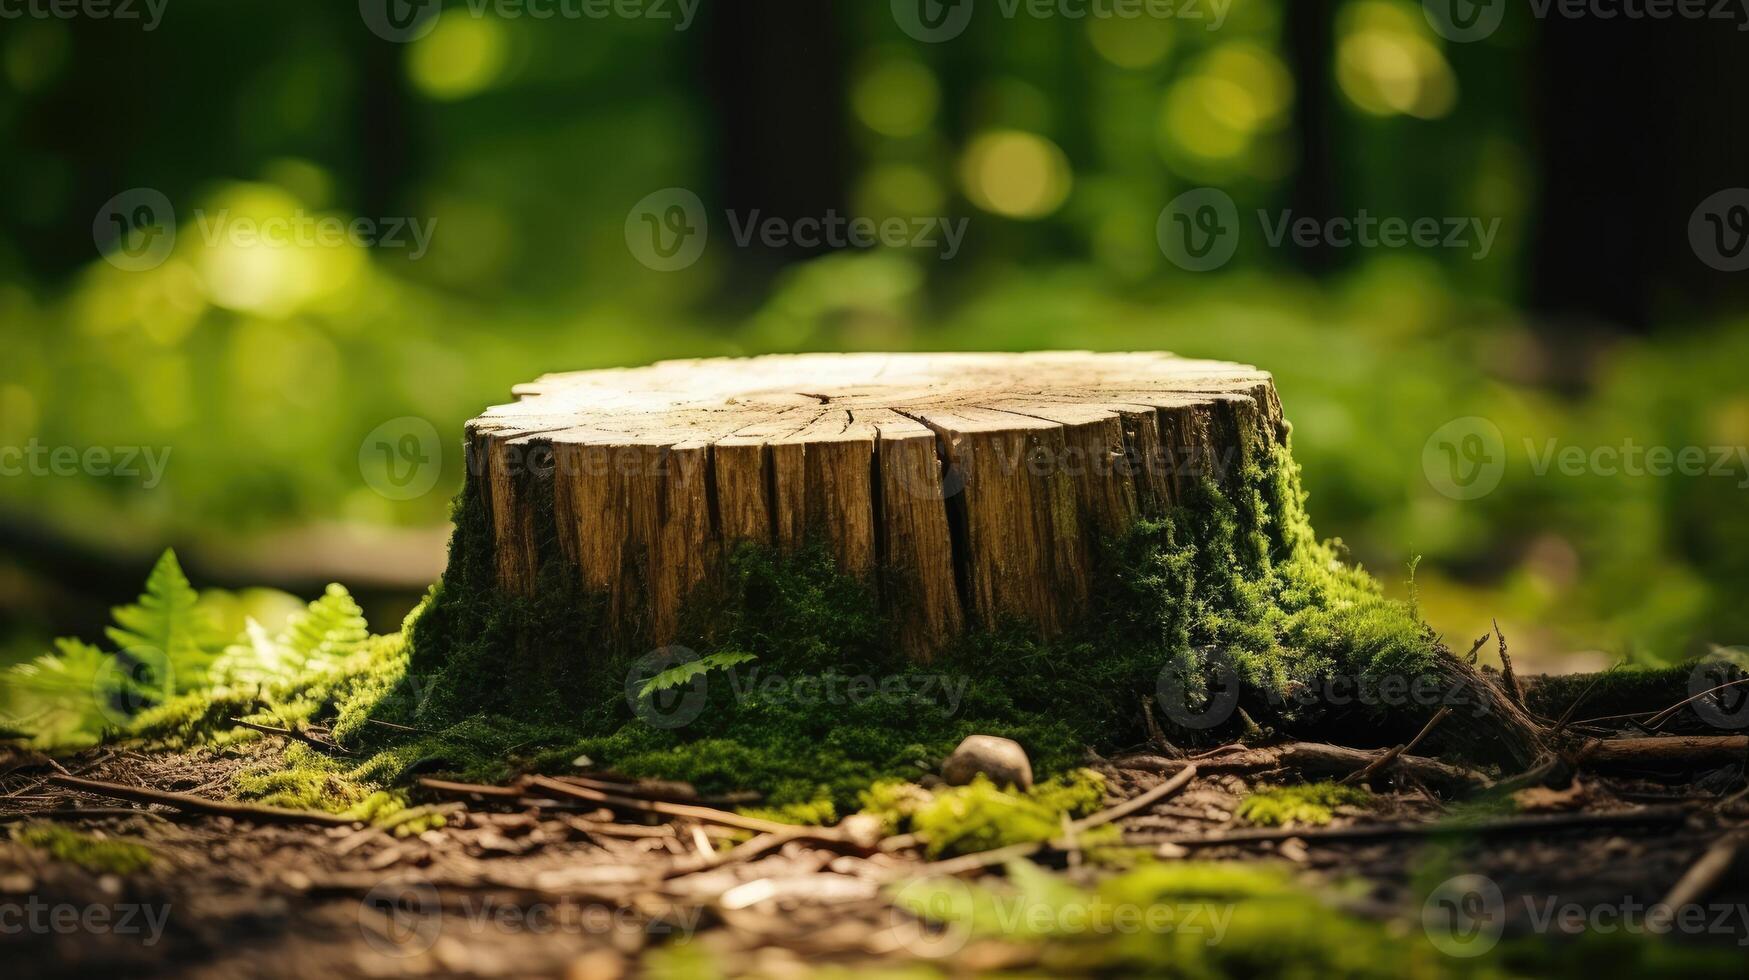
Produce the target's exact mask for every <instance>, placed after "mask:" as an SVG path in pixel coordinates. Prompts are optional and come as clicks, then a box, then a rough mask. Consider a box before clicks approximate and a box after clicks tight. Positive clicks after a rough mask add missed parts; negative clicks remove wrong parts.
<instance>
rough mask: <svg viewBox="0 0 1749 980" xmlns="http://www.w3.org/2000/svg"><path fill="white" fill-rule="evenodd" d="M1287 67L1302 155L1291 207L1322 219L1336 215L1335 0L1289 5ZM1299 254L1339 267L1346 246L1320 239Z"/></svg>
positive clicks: (1307, 264)
mask: <svg viewBox="0 0 1749 980" xmlns="http://www.w3.org/2000/svg"><path fill="white" fill-rule="evenodd" d="M1286 8H1287V9H1286V17H1287V23H1286V34H1287V38H1286V40H1287V59H1288V67H1289V68H1290V70H1291V71H1292V72H1293V76H1294V92H1295V93H1296V95H1295V98H1294V130H1295V135H1296V137H1297V139H1296V147H1297V149H1298V154H1299V156H1298V159H1297V160H1296V161H1295V166H1294V176H1293V184H1292V186H1291V187H1290V188H1289V191H1288V194H1289V200H1288V207H1290V208H1292V209H1293V213H1294V215H1295V217H1296V218H1297V217H1300V216H1307V217H1313V218H1317V219H1318V220H1320V221H1323V220H1326V219H1328V218H1331V217H1334V216H1335V214H1336V209H1337V207H1338V204H1339V194H1338V191H1337V188H1336V173H1337V160H1336V141H1335V138H1334V137H1335V134H1334V131H1333V130H1334V127H1335V125H1336V111H1335V110H1336V104H1335V95H1334V91H1333V88H1332V82H1333V80H1334V77H1335V76H1334V64H1333V55H1334V50H1335V45H1336V40H1335V19H1336V2H1335V0H1294V2H1292V3H1289V4H1287V5H1286ZM1293 254H1294V257H1295V259H1296V260H1297V261H1298V262H1299V263H1300V265H1301V267H1302V268H1304V269H1305V270H1306V271H1307V272H1310V273H1314V274H1317V273H1324V272H1329V271H1331V270H1332V269H1335V268H1336V267H1337V266H1338V265H1339V264H1340V263H1341V261H1342V252H1341V249H1337V248H1332V247H1331V246H1330V245H1329V244H1328V243H1326V242H1322V241H1321V242H1319V244H1317V245H1316V246H1314V247H1312V248H1296V249H1293Z"/></svg>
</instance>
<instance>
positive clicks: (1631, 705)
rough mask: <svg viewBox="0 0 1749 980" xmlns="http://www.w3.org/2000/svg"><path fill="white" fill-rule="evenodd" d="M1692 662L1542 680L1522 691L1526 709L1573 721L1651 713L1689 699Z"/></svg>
mask: <svg viewBox="0 0 1749 980" xmlns="http://www.w3.org/2000/svg"><path fill="white" fill-rule="evenodd" d="M1694 668H1695V665H1694V664H1693V663H1684V664H1676V665H1673V666H1667V667H1650V666H1632V667H1628V666H1624V667H1618V668H1616V669H1614V670H1610V671H1606V672H1604V673H1602V674H1573V675H1568V676H1554V677H1544V678H1542V679H1540V680H1539V681H1538V682H1537V683H1535V684H1532V685H1529V689H1528V690H1526V691H1525V707H1527V708H1529V709H1530V710H1532V711H1534V712H1536V713H1537V714H1540V715H1542V716H1543V717H1545V718H1561V717H1563V716H1565V715H1566V714H1567V710H1568V709H1569V708H1573V706H1574V705H1575V704H1577V705H1578V707H1577V708H1576V709H1574V713H1573V715H1572V719H1573V720H1582V719H1585V718H1597V717H1602V716H1605V715H1617V714H1627V713H1630V712H1636V711H1641V712H1652V711H1658V710H1660V709H1663V708H1666V707H1669V706H1670V705H1672V704H1675V703H1676V702H1678V701H1681V700H1682V699H1684V698H1686V697H1688V695H1689V690H1688V681H1689V678H1690V677H1691V676H1692V675H1693V672H1694Z"/></svg>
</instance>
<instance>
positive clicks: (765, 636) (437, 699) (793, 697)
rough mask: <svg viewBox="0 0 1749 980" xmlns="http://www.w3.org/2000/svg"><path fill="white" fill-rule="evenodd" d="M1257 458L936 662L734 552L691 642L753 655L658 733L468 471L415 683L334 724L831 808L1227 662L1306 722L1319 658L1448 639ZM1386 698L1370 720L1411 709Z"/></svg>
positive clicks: (413, 667) (442, 754) (595, 639)
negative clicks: (519, 569)
mask: <svg viewBox="0 0 1749 980" xmlns="http://www.w3.org/2000/svg"><path fill="white" fill-rule="evenodd" d="M1247 452H1248V456H1247V459H1246V461H1245V465H1244V466H1242V467H1241V468H1240V470H1239V472H1238V475H1237V478H1236V479H1235V480H1232V481H1229V483H1228V484H1227V486H1226V488H1225V489H1222V488H1220V487H1217V486H1215V485H1214V484H1213V483H1207V482H1205V483H1204V484H1203V485H1201V486H1200V487H1197V488H1194V489H1193V490H1192V492H1191V493H1190V494H1189V499H1188V500H1186V501H1184V506H1183V507H1180V508H1178V509H1176V510H1174V511H1173V512H1171V513H1170V514H1168V515H1166V516H1165V517H1163V518H1160V519H1153V520H1144V521H1140V522H1138V523H1137V524H1136V525H1135V526H1134V527H1132V528H1131V529H1130V530H1129V531H1128V532H1127V533H1125V534H1123V535H1121V536H1120V537H1119V538H1117V539H1116V540H1111V541H1104V542H1101V543H1100V544H1099V546H1098V555H1097V560H1096V562H1095V566H1094V567H1095V585H1094V589H1093V590H1092V597H1091V601H1090V608H1089V610H1088V614H1087V615H1086V616H1085V618H1084V619H1083V621H1082V623H1081V625H1079V626H1078V627H1075V628H1073V629H1071V630H1070V631H1069V632H1068V633H1067V634H1065V635H1062V636H1059V637H1056V638H1054V639H1051V640H1048V641H1047V640H1042V639H1039V638H1038V637H1037V636H1036V635H1035V634H1034V632H1033V631H1032V630H1031V629H1030V628H1028V627H1027V626H1026V624H1023V623H1014V624H1008V625H1005V626H1003V627H1002V628H999V629H996V630H993V631H990V632H985V633H978V634H974V635H970V636H967V637H965V638H963V639H962V640H961V641H960V642H958V643H957V644H955V645H954V646H953V647H952V648H950V649H948V650H945V651H942V652H941V653H940V654H939V655H938V656H937V657H936V658H935V660H934V661H933V662H932V663H931V664H928V665H919V664H914V663H911V662H910V661H909V660H907V659H906V658H904V657H903V656H902V655H900V654H898V653H897V652H896V647H895V646H894V645H893V644H892V643H890V642H889V638H888V633H887V630H888V624H887V623H886V622H885V620H884V619H883V617H882V616H881V614H880V611H879V609H878V606H877V603H876V601H875V597H874V595H873V593H872V590H871V589H870V588H869V587H868V586H867V585H865V584H864V583H861V582H859V581H856V580H854V579H851V578H848V577H846V576H843V575H841V574H838V573H837V571H836V567H835V564H834V562H833V560H832V558H831V556H830V555H829V554H828V553H827V552H826V551H825V549H823V548H819V547H811V546H809V547H803V548H801V549H799V550H798V551H796V552H794V553H790V554H784V555H780V554H777V553H775V552H772V551H770V550H761V549H754V548H742V549H741V550H738V551H737V552H735V553H734V554H732V555H731V556H730V557H729V559H728V561H727V562H726V563H725V564H726V566H727V568H726V570H725V574H724V575H723V576H722V577H721V578H720V579H719V580H716V581H713V582H712V583H710V585H709V586H708V588H705V589H702V590H701V592H700V594H699V595H698V596H697V597H695V601H693V602H690V603H689V604H688V609H689V614H690V618H689V620H688V621H687V623H686V624H685V629H684V636H683V642H684V644H685V645H686V646H688V647H690V648H692V649H695V650H697V651H699V652H701V653H703V654H706V655H709V654H713V653H719V652H725V651H734V652H741V653H747V654H751V655H753V656H754V657H756V658H757V659H755V660H752V661H744V662H739V663H734V664H728V665H725V666H722V667H720V668H719V669H716V670H713V671H710V672H709V673H708V675H705V676H704V677H703V679H702V682H695V685H696V686H695V687H693V688H691V690H694V691H698V692H700V693H699V694H697V695H696V696H698V697H702V698H703V702H702V704H701V705H700V706H699V708H698V710H697V712H696V717H695V718H693V719H691V720H690V721H688V722H687V723H686V724H684V725H676V726H672V727H665V726H663V725H661V724H648V723H646V722H645V721H644V720H642V719H641V718H640V717H639V716H638V713H637V711H636V710H634V706H633V704H632V703H631V702H628V699H627V697H626V685H627V678H628V676H630V675H631V674H632V672H633V670H634V668H635V666H636V661H637V657H636V656H635V653H636V651H629V652H628V651H615V650H608V649H603V648H602V647H601V643H600V639H599V638H600V637H601V636H602V631H601V630H600V628H599V618H598V615H597V608H598V607H597V605H596V604H595V603H593V602H591V601H584V600H580V599H579V598H578V596H580V595H581V594H582V593H581V591H580V588H579V586H578V584H577V582H576V580H575V577H574V575H573V574H572V572H571V571H570V569H569V566H568V564H567V563H566V561H565V560H564V559H563V557H562V555H561V554H560V552H559V549H558V547H557V544H556V532H555V530H554V528H553V527H552V524H551V518H550V515H544V514H543V515H537V517H536V534H535V540H536V545H537V552H538V556H539V563H538V571H537V576H536V587H535V589H534V592H533V594H532V595H527V596H512V595H506V594H504V593H502V592H501V591H499V589H498V588H497V586H496V577H497V572H496V568H495V567H494V564H493V557H492V548H491V531H490V528H489V526H488V524H487V518H486V514H485V508H484V505H483V503H482V501H481V500H480V499H479V492H480V491H479V489H478V487H477V486H476V485H474V484H472V483H470V485H469V486H468V487H466V488H464V490H463V493H462V495H461V496H460V498H458V501H457V507H456V511H455V520H456V532H455V535H454V537H453V539H452V542H451V546H450V561H449V567H448V569H447V571H446V573H445V575H444V579H443V581H442V582H441V583H440V584H439V585H438V586H437V587H436V588H435V589H434V590H433V593H432V595H431V596H430V598H429V600H428V601H427V603H426V604H425V605H424V607H423V608H422V610H421V612H420V614H419V615H418V616H416V617H415V618H413V619H412V620H410V623H409V626H408V628H407V631H406V632H407V637H408V643H407V660H406V677H405V678H404V679H403V681H402V683H399V684H392V683H388V682H387V681H386V679H378V680H377V681H375V682H373V683H371V684H369V685H361V686H365V687H368V688H369V696H368V697H365V696H359V697H355V698H352V699H351V700H350V702H349V703H350V704H352V705H354V708H353V710H352V717H351V718H345V717H343V719H342V721H341V722H340V723H339V724H337V725H336V729H335V731H336V734H337V735H345V736H346V737H348V738H349V739H353V740H356V741H357V742H358V743H359V744H360V745H362V746H365V747H369V748H372V749H374V750H382V749H390V748H392V749H393V750H394V751H395V753H396V756H395V759H396V762H395V765H394V766H389V767H387V768H391V769H392V768H395V766H399V767H401V768H402V769H403V770H404V769H405V768H406V767H407V766H410V765H414V764H418V765H419V766H420V767H421V768H422V769H439V770H445V771H451V772H456V773H461V774H466V775H472V776H480V777H489V776H492V775H502V774H507V773H509V772H511V771H514V770H515V769H517V768H521V767H525V766H528V765H534V766H541V767H555V766H558V767H562V766H563V765H565V764H567V763H568V762H569V760H570V759H571V758H574V757H575V756H576V755H578V754H586V755H588V756H590V757H591V758H592V759H594V760H596V762H597V763H598V764H603V765H608V766H612V767H613V768H615V769H618V770H619V771H622V772H624V773H627V774H629V775H634V776H649V777H659V778H665V779H680V780H686V781H689V782H692V783H694V784H695V785H697V786H698V787H699V788H700V789H701V790H703V791H706V792H722V791H729V790H736V789H749V788H751V789H757V790H760V791H762V792H764V793H765V794H766V796H767V799H768V800H769V801H770V803H771V804H772V805H774V806H783V805H786V804H792V803H803V804H811V803H813V802H814V801H817V800H821V799H826V800H830V801H832V802H833V803H834V804H835V805H836V806H838V807H839V808H844V807H846V806H849V805H851V804H852V803H853V802H854V801H855V800H856V798H857V794H858V793H859V792H860V791H861V790H862V789H864V788H865V787H867V786H868V785H869V784H870V783H872V782H874V781H876V780H878V779H882V778H893V777H901V778H903V777H907V776H914V775H915V774H916V773H918V772H919V771H928V770H931V769H933V768H934V767H935V766H936V765H937V764H938V763H939V761H940V759H941V758H943V757H945V756H946V755H947V754H948V753H949V752H950V751H951V750H952V748H953V747H954V746H955V745H956V744H958V742H959V741H960V740H961V739H962V738H964V737H965V736H966V735H969V734H974V733H983V734H991V735H999V736H1005V737H1009V738H1013V739H1015V740H1016V741H1019V742H1020V743H1021V744H1022V745H1023V746H1024V747H1025V748H1026V749H1027V751H1028V753H1029V754H1030V755H1031V756H1032V758H1033V762H1034V767H1035V770H1036V771H1038V772H1039V773H1041V774H1042V775H1049V774H1052V773H1061V772H1066V771H1068V770H1069V769H1071V768H1073V767H1074V766H1075V765H1076V764H1077V763H1078V761H1079V759H1080V757H1081V753H1082V751H1083V749H1084V747H1086V746H1089V745H1093V746H1107V747H1109V746H1114V745H1121V744H1125V743H1133V742H1135V741H1138V740H1139V739H1140V738H1141V737H1142V736H1143V734H1144V732H1143V726H1142V718H1141V714H1140V710H1139V705H1140V703H1141V698H1142V696H1143V695H1146V694H1151V693H1153V692H1155V690H1156V689H1157V687H1158V685H1159V683H1160V681H1161V677H1162V671H1163V670H1164V671H1166V672H1167V673H1168V674H1169V676H1171V677H1174V678H1176V679H1177V680H1178V681H1179V682H1180V683H1182V684H1183V685H1184V686H1185V688H1186V690H1187V691H1188V692H1189V694H1188V700H1189V701H1191V702H1195V701H1196V700H1197V699H1198V698H1199V697H1201V696H1203V694H1204V692H1205V691H1206V686H1207V685H1208V683H1209V681H1210V679H1211V677H1213V676H1214V673H1215V670H1216V668H1217V666H1219V665H1220V664H1227V665H1230V666H1231V668H1232V669H1233V670H1234V671H1236V672H1237V674H1238V675H1239V677H1240V679H1241V680H1242V682H1243V684H1244V690H1245V694H1244V697H1245V699H1246V700H1245V701H1242V702H1241V707H1246V706H1247V705H1248V704H1249V705H1250V706H1252V707H1254V708H1256V709H1257V711H1253V712H1252V713H1253V714H1257V713H1258V711H1262V712H1263V713H1265V714H1267V716H1268V717H1270V718H1272V719H1275V720H1277V721H1279V722H1281V723H1285V724H1287V725H1290V726H1292V725H1294V724H1298V723H1302V722H1303V723H1304V724H1306V725H1308V726H1310V725H1316V724H1318V723H1319V722H1320V720H1321V717H1320V716H1321V713H1322V711H1323V710H1324V709H1323V708H1322V707H1320V706H1318V705H1311V706H1307V705H1301V704H1297V703H1293V702H1292V701H1291V700H1290V699H1288V698H1286V697H1285V693H1286V692H1289V691H1292V690H1294V689H1296V688H1303V687H1308V686H1312V685H1314V684H1315V683H1316V682H1317V681H1318V679H1319V678H1322V677H1327V676H1329V675H1331V674H1333V673H1341V674H1343V675H1345V676H1353V677H1360V678H1366V677H1370V676H1376V675H1379V674H1383V673H1387V672H1390V673H1413V672H1415V671H1417V670H1419V669H1423V668H1425V667H1426V666H1427V665H1428V664H1430V663H1431V662H1432V659H1433V658H1434V657H1435V656H1437V655H1438V654H1437V650H1438V647H1437V643H1436V640H1435V638H1434V637H1433V636H1432V635H1431V634H1430V633H1428V631H1427V630H1426V629H1425V627H1423V626H1422V625H1421V624H1420V623H1419V622H1417V621H1416V620H1415V619H1414V618H1413V617H1412V616H1410V615H1409V613H1408V611H1407V610H1406V609H1405V608H1404V607H1403V606H1402V605H1400V604H1397V603H1393V602H1389V601H1387V600H1385V599H1384V598H1383V597H1382V595H1381V594H1380V592H1379V590H1378V588H1377V586H1376V585H1375V584H1374V583H1373V582H1372V581H1371V580H1370V579H1369V578H1367V577H1366V575H1365V574H1364V573H1362V572H1359V571H1358V570H1355V569H1351V568H1348V567H1346V566H1344V565H1342V564H1341V563H1340V562H1338V561H1337V560H1336V559H1335V557H1334V555H1333V554H1332V552H1331V551H1330V550H1329V549H1328V548H1327V547H1325V546H1323V545H1320V544H1318V543H1317V542H1316V541H1315V539H1314V538H1313V536H1312V532H1311V528H1310V524H1309V522H1308V521H1307V520H1306V518H1305V512H1304V507H1303V495H1302V493H1301V491H1300V489H1299V482H1298V474H1297V471H1296V469H1295V468H1294V464H1293V463H1292V460H1291V456H1290V454H1289V452H1288V450H1287V449H1286V447H1275V448H1274V449H1273V450H1272V451H1270V452H1267V453H1264V452H1260V451H1258V449H1257V446H1256V445H1255V444H1253V445H1251V446H1250V447H1249V448H1248V450H1247ZM531 479H538V477H531ZM535 489H536V491H538V490H539V489H540V488H539V487H536V488H535ZM549 496H550V494H546V493H541V492H532V493H531V494H530V499H535V500H540V499H545V498H546V497H549ZM1217 661H1218V663H1217ZM1070 665H1072V669H1069V668H1070ZM804 691H807V692H815V693H816V694H818V693H819V692H838V694H839V696H838V698H837V699H836V700H831V701H822V699H821V697H818V696H816V697H812V698H809V697H804V696H801V693H800V692H804ZM689 696H692V695H689ZM1376 714H1377V715H1378V717H1375V718H1373V719H1370V721H1371V722H1373V723H1375V724H1379V725H1381V726H1382V727H1383V730H1382V731H1381V737H1385V736H1386V735H1388V734H1390V733H1391V729H1392V727H1393V726H1395V727H1401V728H1406V729H1412V728H1414V727H1417V726H1418V723H1419V719H1418V718H1415V717H1409V718H1400V719H1395V720H1393V719H1391V718H1389V717H1386V716H1385V715H1384V713H1383V712H1377V713H1376ZM1405 714H1408V715H1411V716H1412V715H1414V712H1406V713H1405ZM366 718H369V719H372V720H374V721H380V722H385V723H388V725H392V726H398V727H395V728H391V727H387V726H374V725H368V724H365V723H364V719H366ZM1237 726H1238V721H1237V719H1236V718H1235V720H1233V721H1232V722H1231V723H1229V724H1228V725H1225V726H1217V727H1215V728H1212V729H1209V730H1206V731H1186V732H1175V733H1174V736H1175V737H1182V738H1183V739H1184V740H1186V741H1195V740H1197V739H1205V740H1215V739H1222V738H1227V737H1230V736H1232V735H1233V734H1235V733H1236V731H1237ZM409 728H410V729H416V730H417V731H418V733H419V734H418V735H416V736H414V735H409V734H408V733H407V732H406V731H405V729H409Z"/></svg>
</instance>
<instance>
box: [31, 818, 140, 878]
mask: <svg viewBox="0 0 1749 980" xmlns="http://www.w3.org/2000/svg"><path fill="white" fill-rule="evenodd" d="M12 839H13V840H15V841H17V842H18V843H20V844H22V845H24V846H25V847H32V848H35V849H37V850H39V851H43V852H45V853H47V854H48V855H49V856H50V857H53V858H54V859H55V860H57V861H66V862H67V863H69V864H76V865H78V866H79V867H81V868H84V869H85V870H87V871H91V872H95V873H97V874H121V875H126V874H135V873H137V872H141V871H145V870H146V869H148V868H150V867H151V866H152V865H153V863H155V862H156V861H157V859H158V858H157V855H156V854H155V853H154V852H153V851H152V849H151V848H149V847H147V846H145V845H144V844H137V843H134V842H133V841H126V840H116V839H114V838H111V837H99V836H97V835H95V834H89V833H85V832H83V831H78V830H73V829H71V828H69V827H63V826H61V825H59V824H52V823H28V824H24V825H23V826H20V827H15V828H13V831H12Z"/></svg>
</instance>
